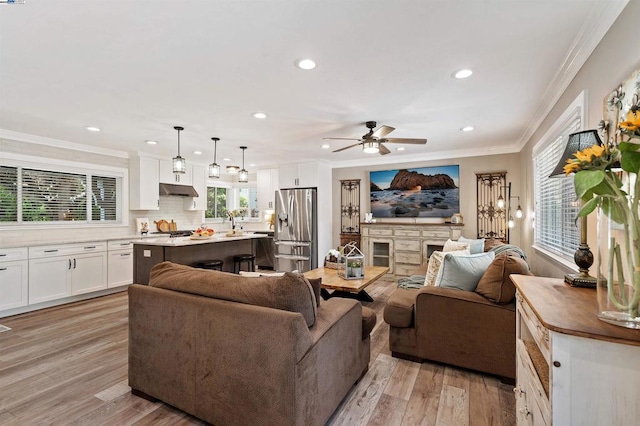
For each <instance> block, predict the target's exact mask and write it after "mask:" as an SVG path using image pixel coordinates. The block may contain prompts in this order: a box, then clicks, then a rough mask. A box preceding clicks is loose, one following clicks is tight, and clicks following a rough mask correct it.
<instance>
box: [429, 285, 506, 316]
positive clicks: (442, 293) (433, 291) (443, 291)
mask: <svg viewBox="0 0 640 426" xmlns="http://www.w3.org/2000/svg"><path fill="white" fill-rule="evenodd" d="M430 296H439V297H446V298H449V299H453V300H459V301H460V302H467V303H477V304H480V305H486V306H490V307H492V308H498V309H500V308H504V309H506V310H510V311H513V308H512V307H510V306H511V305H509V304H507V305H498V304H496V303H493V302H491V301H490V300H488V299H486V298H484V297H483V296H481V295H479V294H478V293H476V292H473V291H464V290H459V289H454V288H445V287H434V286H425V287H423V288H421V289H419V290H418V292H417V294H416V303H417V304H418V306H419V305H420V303H421V300H422V299H424V298H428V297H430Z"/></svg>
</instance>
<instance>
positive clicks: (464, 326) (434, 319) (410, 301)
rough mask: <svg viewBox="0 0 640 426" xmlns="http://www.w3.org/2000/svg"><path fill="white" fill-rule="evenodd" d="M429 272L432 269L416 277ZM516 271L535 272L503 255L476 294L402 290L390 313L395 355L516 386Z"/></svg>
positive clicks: (438, 289) (389, 304)
mask: <svg viewBox="0 0 640 426" xmlns="http://www.w3.org/2000/svg"><path fill="white" fill-rule="evenodd" d="M425 272H426V266H425V268H424V269H422V270H419V271H416V274H422V275H424V274H425ZM512 273H516V274H518V273H520V274H529V268H528V266H527V264H526V262H524V261H523V260H521V259H519V258H515V257H511V256H508V255H507V254H501V255H499V256H496V259H495V260H494V262H493V263H492V265H491V266H490V267H489V269H488V270H487V272H486V273H485V276H484V277H483V278H482V280H481V283H480V284H479V285H478V289H477V290H476V292H471V291H462V290H457V289H452V288H442V287H434V286H425V287H422V288H420V289H415V288H408V289H404V288H398V289H396V290H395V291H394V292H393V293H392V294H391V296H390V297H389V300H388V301H387V304H386V306H385V310H384V320H385V321H386V322H387V323H388V324H389V325H390V330H389V348H390V350H391V352H392V354H393V355H394V356H396V357H400V358H407V359H411V360H416V361H422V360H430V361H437V362H441V363H445V364H450V365H454V366H458V367H463V368H468V369H472V370H477V371H480V372H484V373H489V374H494V375H497V376H500V377H501V378H503V380H504V381H507V382H512V381H513V380H514V379H515V376H516V353H515V350H516V341H515V335H516V333H515V325H516V322H515V301H514V295H515V287H513V283H511V281H510V279H509V275H510V274H512ZM485 277H486V279H485ZM481 285H482V286H483V287H482V288H481ZM480 293H482V294H483V295H482V294H480ZM485 296H486V297H485Z"/></svg>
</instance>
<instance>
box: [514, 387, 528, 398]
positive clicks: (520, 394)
mask: <svg viewBox="0 0 640 426" xmlns="http://www.w3.org/2000/svg"><path fill="white" fill-rule="evenodd" d="M513 393H515V394H516V396H517V397H520V396H522V395H524V394H525V391H523V390H522V388H521V387H520V386H516V387H515V388H513Z"/></svg>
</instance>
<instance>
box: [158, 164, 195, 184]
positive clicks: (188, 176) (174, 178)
mask: <svg viewBox="0 0 640 426" xmlns="http://www.w3.org/2000/svg"><path fill="white" fill-rule="evenodd" d="M192 167H193V166H190V165H188V164H187V168H186V170H185V172H184V173H173V161H171V160H160V174H159V175H160V183H172V184H175V185H192V184H193V177H192V173H193V172H192Z"/></svg>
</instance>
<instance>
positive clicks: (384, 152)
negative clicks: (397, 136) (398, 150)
mask: <svg viewBox="0 0 640 426" xmlns="http://www.w3.org/2000/svg"><path fill="white" fill-rule="evenodd" d="M379 149H380V151H379V152H380V155H387V154H389V153H390V152H391V151H389V148H387V147H386V146H384V145H382V144H380V145H379Z"/></svg>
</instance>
